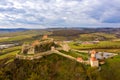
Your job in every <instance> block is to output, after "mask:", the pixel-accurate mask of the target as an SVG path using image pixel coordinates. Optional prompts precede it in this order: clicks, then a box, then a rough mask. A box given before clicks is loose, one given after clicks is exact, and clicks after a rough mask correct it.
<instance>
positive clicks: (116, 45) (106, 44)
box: [69, 41, 120, 52]
mask: <svg viewBox="0 0 120 80" xmlns="http://www.w3.org/2000/svg"><path fill="white" fill-rule="evenodd" d="M76 44H77V45H76ZM69 46H70V47H71V48H73V49H78V50H91V49H96V50H101V51H104V50H105V51H110V52H119V50H120V41H101V42H99V43H97V44H79V43H76V42H70V43H69Z"/></svg>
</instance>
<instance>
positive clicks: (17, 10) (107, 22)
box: [0, 0, 120, 28]
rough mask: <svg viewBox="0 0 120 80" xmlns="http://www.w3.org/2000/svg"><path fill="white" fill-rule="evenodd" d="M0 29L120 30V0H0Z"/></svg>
mask: <svg viewBox="0 0 120 80" xmlns="http://www.w3.org/2000/svg"><path fill="white" fill-rule="evenodd" d="M2 27H3V28H11V27H14V28H18V27H24V28H47V27H120V0H0V28H2Z"/></svg>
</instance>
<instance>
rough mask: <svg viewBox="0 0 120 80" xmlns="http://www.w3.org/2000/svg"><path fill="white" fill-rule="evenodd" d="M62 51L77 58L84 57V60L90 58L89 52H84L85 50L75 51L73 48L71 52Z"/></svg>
mask: <svg viewBox="0 0 120 80" xmlns="http://www.w3.org/2000/svg"><path fill="white" fill-rule="evenodd" d="M60 52H61V53H63V54H67V55H70V56H72V57H75V58H78V57H82V58H83V59H84V60H87V59H88V54H87V53H84V52H77V51H73V50H71V51H69V52H66V51H63V50H60Z"/></svg>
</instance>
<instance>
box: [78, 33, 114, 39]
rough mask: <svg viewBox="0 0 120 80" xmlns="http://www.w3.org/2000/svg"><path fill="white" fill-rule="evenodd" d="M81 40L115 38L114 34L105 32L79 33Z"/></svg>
mask: <svg viewBox="0 0 120 80" xmlns="http://www.w3.org/2000/svg"><path fill="white" fill-rule="evenodd" d="M78 39H79V40H81V41H92V40H111V39H116V36H115V35H114V34H107V33H100V32H99V33H98V32H97V33H91V34H89V33H88V34H81V35H80V38H78Z"/></svg>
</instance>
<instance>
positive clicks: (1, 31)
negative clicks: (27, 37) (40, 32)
mask: <svg viewBox="0 0 120 80" xmlns="http://www.w3.org/2000/svg"><path fill="white" fill-rule="evenodd" d="M26 30H29V29H26V28H10V29H7V28H6V29H5V28H0V33H9V32H18V31H26Z"/></svg>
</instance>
